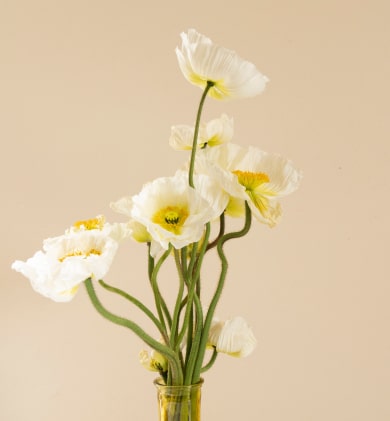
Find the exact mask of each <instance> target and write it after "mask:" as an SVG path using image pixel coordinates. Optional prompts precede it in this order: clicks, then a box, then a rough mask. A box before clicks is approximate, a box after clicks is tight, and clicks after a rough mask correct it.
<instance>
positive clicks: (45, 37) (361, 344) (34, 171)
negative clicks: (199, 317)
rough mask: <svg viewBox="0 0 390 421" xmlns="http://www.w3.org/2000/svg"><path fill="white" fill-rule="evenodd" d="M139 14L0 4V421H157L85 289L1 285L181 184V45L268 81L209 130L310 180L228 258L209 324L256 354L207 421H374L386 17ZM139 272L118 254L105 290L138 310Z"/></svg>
mask: <svg viewBox="0 0 390 421" xmlns="http://www.w3.org/2000/svg"><path fill="white" fill-rule="evenodd" d="M134 4H136V5H134ZM134 4H133V3H132V2H129V1H123V0H122V1H119V0H113V1H110V2H105V1H100V0H97V1H94V2H92V1H87V0H78V1H75V0H70V1H66V2H65V1H63V2H61V1H49V0H46V1H43V0H37V1H33V2H32V1H27V0H24V1H23V0H20V1H18V0H17V1H7V0H3V1H2V2H1V4H0V119H1V124H0V139H1V144H2V154H1V166H0V183H1V191H2V197H3V198H2V211H1V212H2V228H1V229H2V233H3V241H2V253H1V256H2V257H1V268H0V271H1V278H0V279H1V286H2V294H1V296H0V300H1V303H0V311H1V317H0V320H1V321H0V328H1V347H0V419H1V420H4V421H26V420H29V421H52V420H56V421H68V420H75V421H79V420H80V421H89V420H91V421H92V420H94V421H105V420H108V419H110V420H115V421H121V420H123V421H128V420H151V419H156V418H157V410H156V403H155V390H154V387H153V385H152V381H153V379H154V376H153V374H152V373H149V372H146V371H145V370H144V369H143V368H142V367H141V366H140V365H139V363H138V352H139V351H140V349H141V348H143V344H142V343H141V342H140V341H139V340H138V339H137V338H136V337H134V336H133V335H132V334H130V333H129V332H127V331H126V330H125V329H121V328H120V327H117V326H114V325H110V324H109V323H108V322H106V321H105V320H103V319H102V318H101V317H100V316H99V315H98V314H97V313H96V312H95V310H94V309H93V308H92V306H91V305H90V303H89V302H88V298H87V296H86V293H85V291H84V289H80V292H79V294H78V295H77V296H76V298H75V299H74V300H73V301H72V302H71V303H68V304H56V303H54V302H51V301H49V300H47V299H45V298H43V297H41V296H39V295H38V294H36V293H35V292H34V291H33V290H32V289H31V287H30V285H29V282H28V281H27V280H26V279H25V278H23V277H22V276H21V275H20V274H17V273H14V272H12V271H11V269H10V265H11V263H12V261H14V260H15V259H23V260H25V259H27V258H28V257H30V256H31V255H32V254H33V253H34V252H35V251H36V250H38V249H39V248H40V247H41V241H42V240H43V239H44V238H47V237H50V236H54V235H59V234H61V233H62V232H63V231H64V229H65V228H66V227H68V226H69V225H71V224H72V223H73V222H74V221H76V220H79V219H85V218H89V217H93V216H95V215H97V214H101V213H103V214H105V215H106V217H107V219H108V220H109V221H111V222H113V221H119V220H122V219H121V217H120V215H116V214H115V213H114V212H113V211H111V210H110V208H109V203H110V202H111V201H114V200H116V199H119V198H120V197H122V196H124V195H128V194H135V193H137V192H138V191H139V190H140V188H141V187H142V185H143V183H145V182H147V181H150V180H152V179H154V178H156V177H158V176H166V175H171V174H173V173H174V172H175V171H176V169H177V167H178V166H179V165H181V164H182V162H183V161H184V160H185V158H186V156H185V154H184V155H183V154H182V153H180V152H176V151H173V150H172V149H170V147H169V146H168V137H169V133H170V126H171V125H173V124H181V123H183V124H192V123H193V121H194V119H195V112H196V107H197V103H198V101H199V98H200V94H201V91H200V90H199V89H198V88H196V87H193V86H192V85H190V84H189V83H188V82H187V81H186V80H185V79H184V78H183V76H182V75H181V73H180V70H179V68H178V65H177V61H176V57H175V54H174V48H175V47H176V45H178V44H179V43H180V38H179V34H180V32H182V31H185V30H186V29H188V28H190V27H194V28H196V29H197V30H198V31H199V32H201V33H204V34H206V35H207V36H209V37H210V38H211V39H212V40H213V41H215V42H216V43H218V44H221V45H223V46H225V47H227V48H231V49H234V50H236V51H237V52H238V53H239V54H240V55H241V56H242V57H245V58H246V59H248V60H250V61H252V62H254V63H255V64H256V65H257V67H258V68H259V69H260V70H261V71H262V72H263V73H264V74H266V75H267V76H268V77H269V78H270V83H269V84H268V87H267V90H266V92H265V93H264V94H263V95H261V96H258V97H256V98H253V99H247V100H241V101H232V102H216V101H214V102H213V101H212V100H209V101H208V102H207V104H206V108H205V112H204V118H205V119H206V120H207V119H211V118H215V117H218V116H219V115H220V114H221V113H226V114H228V115H229V116H232V117H233V118H234V121H235V142H236V143H240V144H243V145H254V146H257V147H260V148H262V149H264V150H267V151H269V152H277V153H280V154H282V155H285V156H287V157H289V158H291V159H292V160H293V161H294V163H295V165H296V166H297V167H299V168H301V169H302V170H303V172H304V179H303V182H302V186H301V188H300V189H299V190H298V191H297V192H296V193H294V194H293V195H291V196H290V197H287V198H286V199H285V200H284V201H283V203H282V206H283V211H284V216H283V219H282V221H281V223H280V224H279V225H278V226H277V227H276V228H274V229H269V228H268V227H266V226H264V225H260V224H255V225H254V226H253V229H252V231H251V232H250V234H249V235H248V236H247V237H246V238H244V239H242V240H240V241H237V242H235V243H234V244H233V243H232V244H231V245H229V247H227V254H228V256H229V259H230V272H229V275H228V282H227V286H226V289H225V291H224V294H223V297H222V301H221V304H220V306H219V309H218V315H219V316H220V317H221V318H228V317H231V316H235V315H242V316H244V317H245V318H246V319H247V320H248V321H250V323H251V325H252V328H253V330H254V332H255V334H256V336H257V338H258V341H259V345H258V348H257V349H256V351H255V352H254V353H253V354H252V355H251V356H250V357H248V358H247V359H242V360H238V359H232V358H229V357H227V356H223V355H222V356H220V357H219V359H218V361H217V363H216V365H215V367H214V368H213V370H211V371H210V372H208V373H207V375H206V381H205V385H204V398H203V414H204V419H205V420H226V421H228V420H237V419H250V420H266V421H284V420H287V419H288V420H289V421H313V420H315V421H330V420H332V421H371V420H375V421H388V420H389V419H390V403H389V396H390V365H389V357H390V340H389V322H390V309H389V305H388V303H389V293H390V287H389V269H388V256H389V245H388V244H389V242H388V238H389V234H390V229H389V222H388V215H389V211H390V209H389V191H390V189H389V187H390V183H389V177H388V166H389V165H388V164H389V158H390V153H389V152H390V148H389V132H390V131H389V117H388V114H389V98H390V84H389V75H390V62H389V57H390V51H389V49H390V48H389V45H390V43H389V36H390V31H389V26H388V22H389V19H390V7H389V4H388V2H387V1H380V0H372V1H370V2H368V1H359V0H357V1H345V0H338V1H335V0H328V1H322V0H320V1H314V2H313V1H306V0H298V1H294V2H292V1H287V0H284V1H274V0H273V1H270V0H267V1H262V0H258V1H251V0H243V1H240V2H234V3H233V2H231V3H230V2H225V1H214V2H209V1H204V0H200V1H198V2H197V3H186V2H182V1H178V0H175V1H171V2H157V1H156V2H143V3H142V5H140V4H139V3H134ZM213 269H214V268H213V266H212V264H210V268H209V274H208V276H210V278H211V279H212V278H213V276H212V275H213V272H214V270H213ZM146 270H147V269H146V250H145V249H144V247H142V246H141V245H138V244H135V243H133V242H129V243H128V245H127V246H126V247H123V248H122V250H121V252H120V253H119V255H118V257H117V259H116V260H115V263H114V265H113V267H112V270H111V271H110V273H109V275H108V277H107V278H106V280H107V282H110V283H114V284H116V285H120V286H122V287H124V288H127V289H128V290H129V291H130V292H132V293H134V294H135V295H137V296H138V297H140V298H141V299H144V300H145V301H147V302H151V297H150V292H149V286H148V282H147V277H146ZM166 275H167V277H166V278H167V279H166V282H169V281H171V280H172V277H171V273H170V272H169V270H168V271H167V274H166ZM210 289H212V286H210ZM104 297H105V299H106V302H107V303H108V305H112V308H113V309H118V311H119V312H121V313H122V314H125V315H128V316H130V315H132V313H131V312H132V311H133V310H132V309H131V310H130V309H129V308H127V307H126V306H124V305H123V304H122V303H121V302H120V303H118V302H117V301H116V300H114V299H113V298H112V297H106V296H104ZM134 317H136V318H137V316H136V315H135V314H134Z"/></svg>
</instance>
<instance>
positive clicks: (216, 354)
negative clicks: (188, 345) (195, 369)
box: [200, 347, 218, 373]
mask: <svg viewBox="0 0 390 421" xmlns="http://www.w3.org/2000/svg"><path fill="white" fill-rule="evenodd" d="M217 357H218V351H217V350H216V348H215V347H213V354H212V355H211V358H210V361H209V362H208V363H207V364H206V365H204V366H203V367H202V369H201V370H200V372H201V373H204V372H205V371H207V370H210V368H211V367H212V366H213V365H214V363H215V361H216V359H217Z"/></svg>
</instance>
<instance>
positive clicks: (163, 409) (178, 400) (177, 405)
mask: <svg viewBox="0 0 390 421" xmlns="http://www.w3.org/2000/svg"><path fill="white" fill-rule="evenodd" d="M154 384H155V386H156V387H157V400H158V413H159V417H160V418H159V421H200V406H201V405H200V404H201V388H202V384H203V379H201V380H200V382H199V383H196V384H193V385H191V386H166V385H165V384H164V383H163V380H162V379H157V380H155V381H154Z"/></svg>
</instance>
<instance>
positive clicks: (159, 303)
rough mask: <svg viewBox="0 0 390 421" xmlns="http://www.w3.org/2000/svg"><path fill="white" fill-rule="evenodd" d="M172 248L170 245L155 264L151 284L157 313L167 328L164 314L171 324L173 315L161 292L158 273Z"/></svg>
mask: <svg viewBox="0 0 390 421" xmlns="http://www.w3.org/2000/svg"><path fill="white" fill-rule="evenodd" d="M171 249H172V246H171V245H169V247H168V250H167V251H166V252H165V253H164V254H163V255H162V256H161V257H160V259H159V260H158V262H157V264H156V265H155V266H154V268H153V271H152V274H151V279H150V282H151V285H152V290H153V294H154V300H155V303H156V309H157V313H158V317H159V318H160V321H161V324H162V326H163V327H164V329H165V330H167V326H166V323H165V318H164V315H165V317H166V319H167V322H168V324H169V326H171V324H172V318H171V315H170V314H169V310H168V307H167V305H166V303H165V301H164V299H163V297H162V295H161V293H160V290H159V288H158V284H157V275H158V272H159V270H160V268H161V266H162V264H163V263H164V262H165V260H166V259H167V258H168V256H169V255H170V253H171Z"/></svg>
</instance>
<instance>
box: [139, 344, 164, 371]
mask: <svg viewBox="0 0 390 421" xmlns="http://www.w3.org/2000/svg"><path fill="white" fill-rule="evenodd" d="M139 362H140V363H141V365H142V366H143V367H144V368H146V369H147V370H149V371H158V372H160V373H161V372H165V371H167V370H168V361H167V359H166V358H165V357H164V356H163V355H161V354H160V353H159V352H157V351H155V350H154V349H153V350H152V351H151V352H150V354H149V352H148V351H147V350H146V349H143V350H142V351H141V352H140V353H139Z"/></svg>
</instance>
